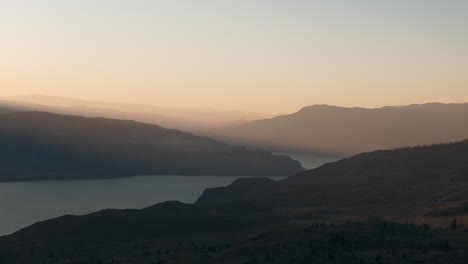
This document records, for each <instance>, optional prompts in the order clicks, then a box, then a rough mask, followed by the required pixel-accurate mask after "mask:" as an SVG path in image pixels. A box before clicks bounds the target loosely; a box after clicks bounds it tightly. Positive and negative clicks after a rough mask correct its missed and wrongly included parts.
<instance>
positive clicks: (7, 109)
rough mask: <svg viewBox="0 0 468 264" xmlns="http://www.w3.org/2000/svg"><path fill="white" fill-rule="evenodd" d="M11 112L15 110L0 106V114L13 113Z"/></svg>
mask: <svg viewBox="0 0 468 264" xmlns="http://www.w3.org/2000/svg"><path fill="white" fill-rule="evenodd" d="M13 112H15V111H14V110H12V109H9V108H5V107H0V114H7V113H13Z"/></svg>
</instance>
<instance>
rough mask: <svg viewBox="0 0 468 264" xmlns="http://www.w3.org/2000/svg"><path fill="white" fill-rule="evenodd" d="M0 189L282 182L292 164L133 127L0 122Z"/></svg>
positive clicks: (29, 117)
mask: <svg viewBox="0 0 468 264" xmlns="http://www.w3.org/2000/svg"><path fill="white" fill-rule="evenodd" d="M0 146H1V148H0V160H1V161H2V165H1V166H0V181H25V180H49V179H65V180H67V179H89V178H112V177H119V176H134V175H143V174H146V175H161V174H165V175H172V174H177V175H237V176H242V175H248V176H254V175H265V176H266V175H268V176H274V175H282V176H286V175H289V174H291V173H294V172H298V171H302V170H303V169H302V167H301V165H300V163H299V162H297V161H294V160H292V159H291V158H289V157H286V156H278V155H273V154H271V153H269V152H266V151H262V150H248V149H246V148H243V147H234V146H230V145H227V144H224V143H221V142H218V141H215V140H212V139H209V138H206V137H199V136H195V135H191V134H188V133H184V132H181V131H178V130H171V129H165V128H162V127H159V126H156V125H150V124H144V123H138V122H135V121H125V120H114V119H105V118H85V117H78V116H65V115H57V114H51V113H44V112H16V113H9V114H2V115H0Z"/></svg>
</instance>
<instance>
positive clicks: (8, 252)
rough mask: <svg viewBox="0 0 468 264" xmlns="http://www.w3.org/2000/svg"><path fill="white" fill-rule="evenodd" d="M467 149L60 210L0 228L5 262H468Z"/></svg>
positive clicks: (406, 153) (376, 157)
mask: <svg viewBox="0 0 468 264" xmlns="http://www.w3.org/2000/svg"><path fill="white" fill-rule="evenodd" d="M467 159H468V141H464V142H460V143H453V144H445V145H436V146H427V147H417V148H405V149H398V150H391V151H377V152H372V153H365V154H360V155H357V156H355V157H352V158H348V159H345V160H342V161H339V162H335V163H330V164H327V165H324V166H322V167H320V168H317V169H314V170H311V171H308V172H304V173H300V174H296V175H294V176H292V177H290V178H287V179H285V180H282V181H279V182H274V181H272V180H269V179H266V178H250V179H242V180H238V181H236V182H234V183H233V184H232V185H230V186H228V187H225V188H215V189H208V190H207V191H205V193H204V195H203V196H202V197H201V198H200V199H199V201H198V202H197V203H196V204H182V203H178V202H167V203H162V204H158V205H155V206H152V207H149V208H145V209H142V210H104V211H101V212H97V213H93V214H90V215H85V216H63V217H59V218H56V219H52V220H48V221H44V222H41V223H37V224H35V225H32V226H30V227H27V228H25V229H23V230H20V231H18V232H16V233H14V234H12V235H9V236H4V237H2V238H0V263H5V264H22V263H75V264H78V263H89V264H91V263H93V264H96V263H129V264H134V263H135V264H136V263H144V264H154V263H207V264H208V263H250V264H253V263H353V264H354V263H356V264H358V263H434V264H436V263H460V264H461V263H466V259H467V258H468V235H467V234H468V229H467V228H466V223H467V222H466V221H468V207H467V206H466V202H468V200H467V194H468V193H467V191H468V188H467V187H468V186H467V181H466V180H467V172H468V170H467V169H468V160H467ZM378 219H380V220H378Z"/></svg>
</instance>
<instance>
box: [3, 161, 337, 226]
mask: <svg viewBox="0 0 468 264" xmlns="http://www.w3.org/2000/svg"><path fill="white" fill-rule="evenodd" d="M290 156H292V157H293V158H295V159H296V160H299V161H300V162H301V163H302V164H303V167H306V168H314V167H317V166H319V165H321V164H323V163H327V162H331V161H332V160H330V159H329V158H322V157H314V156H305V155H290ZM335 160H336V159H335ZM237 178H239V177H225V176H137V177H131V178H116V179H109V180H83V181H43V182H19V183H0V235H5V234H9V233H12V232H14V231H17V230H19V229H21V228H23V227H26V226H28V225H31V224H33V223H35V222H38V221H43V220H46V219H50V218H53V217H57V216H61V215H65V214H74V215H81V214H87V213H91V212H94V211H98V210H101V209H105V208H116V209H124V208H144V207H147V206H150V205H153V204H156V203H159V202H163V201H169V200H177V201H181V202H185V203H193V202H195V201H196V199H197V198H198V197H199V196H200V195H201V194H202V192H203V190H204V189H206V188H211V187H219V186H226V185H229V184H230V183H231V182H232V181H234V180H235V179H237ZM272 179H275V180H279V179H281V177H272Z"/></svg>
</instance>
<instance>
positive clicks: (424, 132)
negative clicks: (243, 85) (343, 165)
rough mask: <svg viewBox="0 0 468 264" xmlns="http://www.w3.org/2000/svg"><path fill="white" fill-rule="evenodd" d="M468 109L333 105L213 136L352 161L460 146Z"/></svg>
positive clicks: (221, 130)
mask: <svg viewBox="0 0 468 264" xmlns="http://www.w3.org/2000/svg"><path fill="white" fill-rule="evenodd" d="M466 120H468V103H465V104H440V103H430V104H423V105H410V106H401V107H383V108H377V109H366V108H344V107H335V106H328V105H313V106H309V107H305V108H303V109H301V110H300V111H298V112H297V113H294V114H291V115H284V116H278V117H275V118H272V119H263V120H256V121H250V122H248V123H245V124H239V125H232V126H225V127H223V128H219V129H215V130H213V131H212V132H211V133H210V135H211V136H214V137H216V138H218V139H221V140H223V141H228V142H232V143H236V144H242V145H246V146H247V145H248V146H256V147H261V148H265V149H268V150H272V151H277V152H304V153H313V154H321V155H329V156H340V157H342V156H350V155H354V154H357V153H362V152H368V151H373V150H378V149H391V148H399V147H406V146H417V145H427V144H435V143H442V142H456V141H460V140H463V139H465V138H466V137H467V136H468V122H466Z"/></svg>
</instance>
